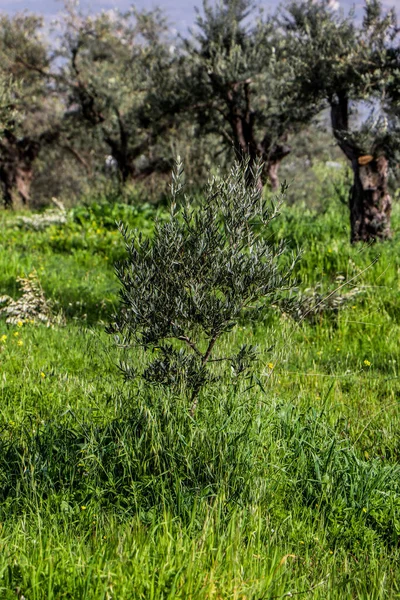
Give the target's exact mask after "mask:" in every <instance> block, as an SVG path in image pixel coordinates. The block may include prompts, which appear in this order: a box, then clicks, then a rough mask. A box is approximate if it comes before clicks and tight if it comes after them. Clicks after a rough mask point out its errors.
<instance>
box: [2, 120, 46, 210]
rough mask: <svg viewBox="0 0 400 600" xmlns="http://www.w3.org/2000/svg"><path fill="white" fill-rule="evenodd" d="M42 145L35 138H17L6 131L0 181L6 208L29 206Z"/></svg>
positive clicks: (3, 141)
mask: <svg viewBox="0 0 400 600" xmlns="http://www.w3.org/2000/svg"><path fill="white" fill-rule="evenodd" d="M40 147H41V145H40V143H39V142H37V141H35V140H31V139H28V138H23V139H20V140H17V139H16V138H15V136H14V134H12V133H11V132H6V134H5V137H4V139H3V140H2V141H1V143H0V182H1V185H2V188H3V198H4V205H5V207H6V208H20V207H22V206H29V204H30V200H31V197H30V189H31V184H32V180H33V164H34V161H35V160H36V158H37V156H38V154H39V150H40Z"/></svg>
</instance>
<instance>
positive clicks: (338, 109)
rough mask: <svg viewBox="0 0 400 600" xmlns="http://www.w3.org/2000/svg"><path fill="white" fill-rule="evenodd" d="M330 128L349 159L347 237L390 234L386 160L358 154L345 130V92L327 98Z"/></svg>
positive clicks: (366, 239)
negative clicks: (329, 106)
mask: <svg viewBox="0 0 400 600" xmlns="http://www.w3.org/2000/svg"><path fill="white" fill-rule="evenodd" d="M329 102H330V105H331V123H332V131H333V134H334V136H335V138H336V140H337V142H338V145H339V147H340V148H341V150H342V151H343V152H344V154H345V155H346V157H347V158H348V159H349V160H350V162H351V166H352V169H353V174H354V183H353V186H352V188H351V190H350V195H349V208H350V227H351V234H350V240H351V242H352V243H354V242H359V241H363V242H370V241H373V240H378V239H381V240H384V239H388V238H390V236H391V231H390V215H391V209H392V201H391V198H390V195H389V192H388V170H389V165H388V160H387V158H386V157H385V156H372V155H362V153H361V150H360V148H358V147H357V146H356V144H355V142H354V141H351V137H350V136H348V135H347V134H348V132H349V100H348V97H347V95H346V93H341V94H340V93H339V94H338V95H337V97H336V98H330V99H329Z"/></svg>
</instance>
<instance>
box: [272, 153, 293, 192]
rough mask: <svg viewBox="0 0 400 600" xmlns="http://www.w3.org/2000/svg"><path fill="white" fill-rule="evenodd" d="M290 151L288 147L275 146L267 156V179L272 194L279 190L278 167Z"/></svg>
mask: <svg viewBox="0 0 400 600" xmlns="http://www.w3.org/2000/svg"><path fill="white" fill-rule="evenodd" d="M291 151H292V149H291V147H290V146H287V145H286V144H277V145H276V146H275V147H274V148H273V149H272V151H271V152H270V154H269V158H268V160H267V164H266V172H267V178H268V181H269V183H270V185H271V189H272V191H273V192H276V191H278V189H279V175H278V172H279V167H280V166H281V162H282V160H283V159H284V158H285V156H288V154H290V152H291Z"/></svg>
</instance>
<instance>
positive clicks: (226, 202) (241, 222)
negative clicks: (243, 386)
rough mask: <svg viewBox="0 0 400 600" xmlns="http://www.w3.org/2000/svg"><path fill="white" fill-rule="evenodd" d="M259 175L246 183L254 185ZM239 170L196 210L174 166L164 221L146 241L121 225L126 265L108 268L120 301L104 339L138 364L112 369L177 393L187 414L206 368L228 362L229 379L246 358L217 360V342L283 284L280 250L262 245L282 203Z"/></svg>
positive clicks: (216, 184) (242, 370)
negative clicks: (139, 351) (183, 395)
mask: <svg viewBox="0 0 400 600" xmlns="http://www.w3.org/2000/svg"><path fill="white" fill-rule="evenodd" d="M261 168H262V167H261V165H257V166H256V167H255V171H256V172H255V173H254V177H253V178H252V179H251V181H254V182H257V181H258V180H259V175H260V172H261ZM246 169H247V170H248V165H244V166H240V165H239V164H236V165H235V166H234V167H233V168H232V170H231V172H230V173H229V175H228V176H227V177H226V178H214V179H213V180H212V181H211V182H210V183H209V185H208V188H207V190H206V192H205V194H204V199H203V200H202V201H200V202H198V203H195V202H191V198H189V197H187V196H185V195H184V193H183V190H184V185H183V168H182V164H181V162H180V161H179V160H178V163H177V166H176V170H175V171H174V173H173V178H172V185H171V190H172V202H171V205H170V212H169V218H168V219H167V221H166V222H163V223H157V224H156V226H155V231H154V236H153V238H152V240H150V239H145V238H144V237H143V236H142V235H141V234H139V233H137V232H131V231H129V230H128V228H127V227H124V226H121V231H122V233H123V236H124V239H125V243H126V251H127V258H126V260H124V261H123V262H122V263H121V264H120V265H118V266H117V276H118V279H119V281H120V283H121V292H120V294H121V302H120V306H119V309H118V312H117V314H116V315H115V319H114V322H113V324H112V325H111V326H110V327H109V329H108V331H109V332H110V333H113V334H114V335H115V337H116V342H117V344H119V345H120V346H122V347H124V348H127V349H131V348H132V347H137V346H140V347H142V348H143V349H144V351H145V356H146V357H147V360H145V363H144V368H143V369H142V371H141V372H138V370H136V369H134V368H133V367H132V366H131V364H130V362H129V358H128V360H127V361H126V362H123V363H121V365H120V367H121V370H122V372H123V373H124V375H125V377H126V378H128V379H132V378H136V377H138V376H139V377H141V378H143V379H144V380H145V381H147V382H150V383H153V384H160V385H165V386H172V387H174V388H178V389H179V390H182V389H184V390H185V391H186V392H188V395H189V396H190V398H191V413H192V414H193V413H194V412H195V409H196V406H197V402H198V394H199V392H200V390H201V389H202V388H203V386H204V385H205V384H206V383H207V382H210V381H212V380H213V379H214V377H215V369H214V370H212V369H211V366H212V365H214V366H215V363H218V364H219V365H220V366H221V365H223V364H227V363H228V364H230V366H231V372H232V374H233V375H234V377H237V376H239V375H244V374H246V373H248V372H249V369H250V366H251V364H252V363H253V361H254V359H255V356H256V352H255V348H253V347H251V346H247V345H245V346H242V347H241V348H240V349H239V350H238V352H237V353H236V354H235V355H233V356H223V355H221V354H219V353H218V352H217V349H218V346H219V344H218V343H219V341H220V340H221V338H222V337H223V336H225V335H226V334H228V333H229V332H230V331H232V329H233V328H234V327H235V326H236V324H237V323H238V320H239V319H241V318H243V316H244V315H245V314H246V312H248V311H250V310H251V311H252V314H254V309H255V308H257V307H258V306H260V304H261V303H264V302H265V300H266V299H268V300H269V301H274V302H276V300H277V298H278V297H279V296H280V294H281V292H282V291H283V290H284V289H286V288H287V287H288V286H289V280H290V273H291V267H290V266H289V267H287V268H285V269H284V268H282V267H281V266H280V264H281V263H280V260H279V259H280V257H281V255H282V253H283V251H284V247H283V245H282V244H281V245H280V246H276V245H274V244H272V243H271V242H270V241H269V240H268V237H267V234H268V227H269V224H270V223H271V221H272V219H274V218H275V217H276V216H277V215H278V210H279V206H280V203H281V198H279V199H278V201H276V202H270V201H268V200H266V199H265V198H264V196H263V194H262V192H261V190H260V189H259V188H258V187H257V185H256V184H250V185H249V183H248V179H249V178H248V177H246V175H245V173H246ZM247 172H248V171H247ZM283 193H284V189H283V190H282V193H281V196H282V195H283ZM292 266H293V265H292Z"/></svg>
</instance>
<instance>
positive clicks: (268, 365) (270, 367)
mask: <svg viewBox="0 0 400 600" xmlns="http://www.w3.org/2000/svg"><path fill="white" fill-rule="evenodd" d="M274 366H275V365H274V363H271V362H269V363H268V364H267V367H268V369H273V368H274Z"/></svg>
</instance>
